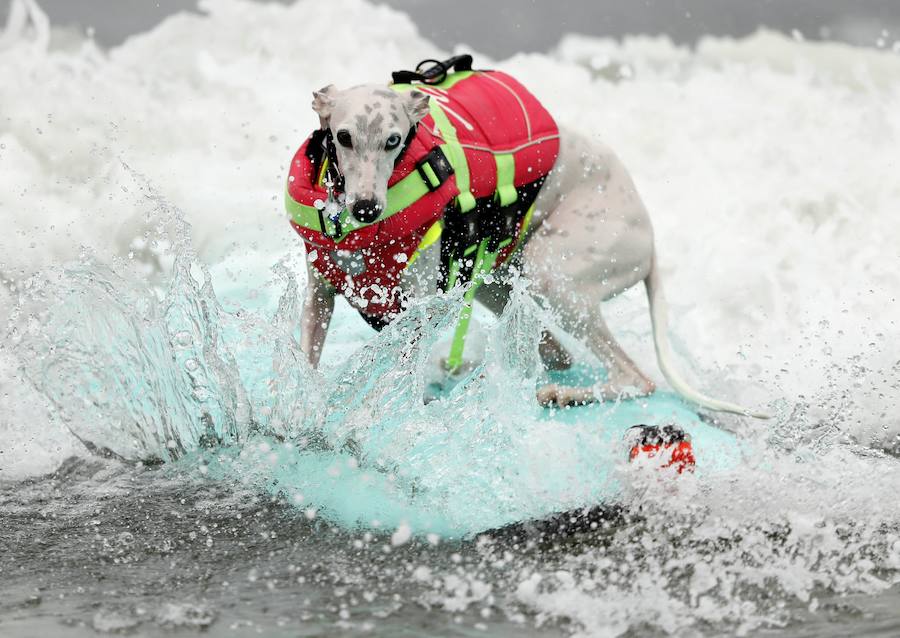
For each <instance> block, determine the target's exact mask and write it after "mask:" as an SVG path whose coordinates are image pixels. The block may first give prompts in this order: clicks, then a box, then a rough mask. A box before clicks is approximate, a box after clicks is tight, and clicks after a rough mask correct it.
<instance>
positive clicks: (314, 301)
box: [300, 266, 336, 368]
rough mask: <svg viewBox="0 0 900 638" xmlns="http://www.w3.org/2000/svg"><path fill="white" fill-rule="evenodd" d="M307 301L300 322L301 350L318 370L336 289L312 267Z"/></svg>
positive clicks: (307, 286) (310, 268)
mask: <svg viewBox="0 0 900 638" xmlns="http://www.w3.org/2000/svg"><path fill="white" fill-rule="evenodd" d="M307 272H308V273H309V276H308V277H307V285H306V300H305V301H304V303H303V315H302V317H301V320H300V349H301V350H303V352H305V353H306V356H307V358H308V359H309V364H310V365H311V366H312V367H313V368H316V367H318V365H319V359H320V358H321V357H322V348H323V347H324V346H325V335H326V334H328V324H329V323H331V315H332V313H333V312H334V296H335V294H336V292H335V289H334V288H332V287H331V285H330V284H329V283H328V282H327V281H326V280H325V278H324V277H322V275H320V274H319V272H318V271H317V270H316V269H315V268H313V267H312V266H308V267H307Z"/></svg>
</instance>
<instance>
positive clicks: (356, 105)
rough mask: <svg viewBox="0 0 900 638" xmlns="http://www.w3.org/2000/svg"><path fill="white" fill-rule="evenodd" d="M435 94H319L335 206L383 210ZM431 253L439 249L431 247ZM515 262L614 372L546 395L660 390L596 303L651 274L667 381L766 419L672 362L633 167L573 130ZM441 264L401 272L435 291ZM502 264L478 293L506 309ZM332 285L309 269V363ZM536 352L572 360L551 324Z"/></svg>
mask: <svg viewBox="0 0 900 638" xmlns="http://www.w3.org/2000/svg"><path fill="white" fill-rule="evenodd" d="M417 86H418V85H417ZM439 95H440V94H439V93H435V92H433V91H429V90H428V89H427V85H423V86H421V89H420V90H406V91H398V90H391V88H388V87H385V86H384V85H364V86H357V87H354V88H350V89H347V90H338V89H336V88H335V87H334V86H328V87H325V88H324V89H322V90H320V91H317V92H315V93H314V100H313V109H314V110H315V111H316V113H317V114H318V116H319V118H320V122H321V124H322V129H323V131H324V132H325V133H327V134H328V135H329V136H331V137H330V139H337V142H338V143H337V144H333V146H332V149H333V150H332V157H331V160H332V163H333V164H335V166H333V168H335V169H338V171H339V174H340V176H341V178H342V179H343V184H342V186H343V188H342V189H341V190H342V192H343V194H344V195H345V199H344V200H343V201H342V202H341V204H339V205H338V208H342V207H343V206H346V209H347V210H348V211H350V212H352V213H353V214H354V215H355V216H356V217H357V218H363V219H366V220H371V219H377V218H378V217H379V215H380V214H381V213H382V212H383V211H385V210H386V209H388V208H389V204H388V201H387V199H388V181H389V179H390V178H391V175H392V172H393V171H394V167H395V164H396V162H397V161H398V158H399V156H400V155H401V153H403V152H404V146H403V144H402V143H401V141H402V140H403V139H404V137H405V136H407V132H408V131H415V130H416V125H417V124H418V123H419V122H420V121H421V120H422V118H424V117H425V116H426V115H428V114H429V109H430V108H431V107H433V106H434V105H433V104H431V103H430V100H434V99H435V98H436V96H439ZM432 112H433V111H432ZM451 113H452V112H451ZM454 115H455V114H454ZM459 119H460V121H462V122H463V123H465V120H464V119H463V118H461V117H460V118H459ZM323 228H324V222H323ZM307 245H308V246H307V247H308V249H312V250H314V249H315V248H316V244H315V242H314V241H307ZM428 252H430V254H431V255H435V254H437V251H435V250H432V251H426V253H428ZM511 261H515V262H516V263H517V265H518V267H519V268H521V270H522V272H524V273H525V275H526V276H527V277H528V278H530V280H531V281H532V282H533V290H534V291H535V292H536V294H537V295H539V296H540V297H542V298H543V299H544V300H545V301H546V302H547V303H549V305H550V306H551V307H552V308H553V309H554V310H555V311H556V313H557V314H558V317H559V319H560V322H561V326H562V328H563V329H564V330H565V331H566V332H568V333H570V334H571V335H573V336H574V337H576V338H578V339H580V340H581V341H583V342H584V343H586V344H587V345H588V346H589V347H590V349H591V350H592V351H593V352H594V353H595V354H596V355H597V356H598V357H599V358H600V359H601V360H602V361H603V362H605V364H606V365H607V367H608V382H607V383H605V384H603V385H602V387H600V388H598V389H596V390H589V389H583V388H567V387H560V386H555V385H550V386H545V387H542V388H540V389H539V390H538V399H539V400H540V401H541V402H542V403H553V402H556V403H559V404H561V405H562V404H570V403H582V402H586V401H590V400H595V399H596V400H608V399H614V398H617V397H622V396H623V395H624V396H640V395H647V394H649V393H652V392H653V391H654V389H655V387H654V383H653V382H652V381H651V380H650V378H649V377H648V376H647V375H646V374H644V373H643V372H642V371H641V370H640V369H639V368H638V366H637V365H636V364H635V363H634V361H632V359H631V358H630V357H629V356H628V355H627V354H626V353H625V352H624V351H623V349H622V348H621V347H620V346H619V344H618V343H617V342H616V340H615V338H614V337H613V335H612V333H611V332H610V330H609V328H608V327H607V325H606V322H605V321H604V319H603V315H602V314H601V302H603V301H604V300H607V299H610V298H611V297H614V296H615V295H617V294H619V293H621V292H622V291H624V290H626V289H628V288H630V287H631V286H633V285H635V284H637V283H639V282H644V285H645V286H646V289H647V297H648V299H649V305H650V313H651V318H652V323H653V337H654V340H655V345H656V353H657V357H658V360H659V365H660V368H661V370H662V372H663V374H664V375H665V378H666V379H667V380H668V382H669V384H670V385H671V386H672V387H673V388H674V389H675V390H676V391H677V392H678V393H680V394H681V395H682V396H684V397H685V398H686V399H688V400H689V401H692V402H694V403H696V404H698V405H700V406H703V407H706V408H709V409H712V410H720V411H726V412H734V413H738V414H744V415H751V416H757V417H764V415H761V414H756V413H752V412H749V411H748V410H745V409H744V408H742V407H740V406H737V405H734V404H731V403H727V402H724V401H719V400H716V399H713V398H710V397H707V396H704V395H703V394H701V393H700V392H698V391H696V390H695V389H693V388H691V387H690V386H689V385H688V384H687V383H686V382H685V380H684V379H683V378H682V376H681V375H680V374H679V373H678V372H677V371H676V368H675V366H674V364H673V356H672V352H671V350H670V347H669V341H668V339H667V336H666V305H665V302H664V300H663V295H662V290H661V284H660V276H659V270H658V267H657V263H656V258H655V252H654V241H653V228H652V226H651V223H650V217H649V215H648V213H647V210H646V208H645V207H644V204H643V202H642V201H641V198H640V197H639V196H638V193H637V190H636V188H635V185H634V183H633V181H632V179H631V177H630V176H629V174H628V172H627V171H626V169H625V167H624V166H623V165H622V163H621V162H620V161H619V159H618V158H617V157H616V155H615V154H614V153H613V152H612V150H610V149H609V148H607V147H605V146H603V145H599V144H596V143H594V142H591V141H589V140H587V139H585V138H584V137H582V136H581V135H579V134H577V133H575V132H573V131H570V130H560V131H559V155H558V158H557V160H556V162H555V164H554V166H553V169H552V171H551V172H550V173H549V175H547V177H546V179H545V180H544V181H543V184H542V185H541V186H540V191H539V193H538V194H537V197H536V200H534V207H533V216H532V218H531V223H530V226H529V228H528V232H527V234H525V235H524V238H523V239H522V240H521V244H520V250H519V252H518V254H517V257H516V259H515V260H511ZM508 263H509V262H508ZM439 267H440V265H439V264H438V263H437V259H435V258H428V256H427V255H426V254H425V253H423V256H422V257H421V258H419V259H417V260H416V262H415V263H414V264H412V266H410V267H409V268H408V269H407V272H405V273H404V276H403V284H402V285H403V286H404V287H406V288H407V291H406V292H409V293H411V294H422V293H427V292H430V291H433V290H434V288H435V282H436V281H438V279H439V277H438V276H437V274H436V272H437V269H438V268H439ZM503 273H504V269H503V268H500V269H498V270H497V271H496V276H495V277H494V279H495V280H499V281H498V283H495V284H492V285H484V286H481V287H480V288H479V289H478V297H477V298H478V300H479V301H481V302H482V303H483V304H484V305H486V306H487V307H488V308H490V309H491V310H492V311H493V312H495V313H499V312H500V311H502V309H503V307H504V306H505V304H506V301H507V297H508V290H509V289H508V287H506V286H505V285H504V284H503ZM429 286H430V290H429ZM336 294H338V291H337V290H336V289H335V287H334V286H333V285H332V284H330V283H329V282H328V281H327V280H326V278H324V277H323V276H322V275H321V273H320V272H319V271H318V270H317V269H316V268H313V267H310V268H309V286H308V289H307V296H306V303H305V306H304V311H303V317H302V327H301V329H302V344H301V345H302V348H303V350H304V351H305V352H306V353H307V355H308V357H309V360H310V362H311V363H312V364H313V365H314V366H315V365H317V364H318V361H319V357H320V354H321V351H322V346H323V344H324V340H325V335H326V332H327V328H328V324H329V320H330V317H331V313H332V310H333V307H334V297H335V295H336ZM540 350H541V355H542V357H543V359H544V362H545V365H548V366H556V367H564V366H566V365H567V364H568V362H569V356H568V354H567V353H566V352H565V350H564V349H563V348H562V347H561V346H560V345H559V344H558V342H557V341H556V340H555V339H554V338H553V336H552V335H550V334H549V333H545V335H544V339H543V340H542V343H541V346H540Z"/></svg>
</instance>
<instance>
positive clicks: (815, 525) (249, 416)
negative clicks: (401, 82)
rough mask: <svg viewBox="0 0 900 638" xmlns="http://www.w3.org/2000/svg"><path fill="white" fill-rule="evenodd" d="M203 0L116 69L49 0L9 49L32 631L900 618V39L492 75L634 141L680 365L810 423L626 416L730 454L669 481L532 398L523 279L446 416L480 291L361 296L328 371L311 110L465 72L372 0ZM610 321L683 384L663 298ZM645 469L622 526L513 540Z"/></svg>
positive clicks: (747, 627) (605, 54)
mask: <svg viewBox="0 0 900 638" xmlns="http://www.w3.org/2000/svg"><path fill="white" fill-rule="evenodd" d="M204 9H205V12H206V13H205V15H176V16H173V17H171V18H169V19H167V20H166V21H165V22H163V23H162V24H161V25H159V26H158V27H156V28H155V29H153V30H152V31H150V32H148V33H145V34H140V35H137V36H134V37H132V38H130V39H129V40H127V41H126V42H125V43H124V44H123V45H121V46H120V47H117V48H114V49H111V50H101V49H99V48H98V47H97V46H96V45H95V44H94V43H92V42H91V41H89V40H88V41H85V40H83V39H82V38H81V37H80V36H77V35H75V34H72V33H68V32H63V31H56V30H53V29H52V28H51V26H50V25H49V24H48V23H47V22H46V20H44V19H43V16H42V14H41V12H40V10H39V8H38V7H37V5H36V4H34V3H33V2H30V1H29V2H17V3H16V4H15V5H14V11H12V12H11V16H12V18H11V20H10V23H9V26H8V27H7V29H6V31H5V32H4V33H3V35H2V37H0V80H2V81H0V220H2V224H3V228H4V229H5V231H6V232H4V233H3V234H2V236H0V248H2V252H0V279H2V282H3V286H2V287H0V300H2V303H0V308H2V318H3V322H4V329H5V331H6V335H5V336H6V338H5V339H4V341H3V345H2V347H0V368H2V375H0V387H2V392H0V544H2V546H3V548H4V551H2V552H0V574H2V579H0V580H2V583H3V584H2V585H0V634H2V635H4V636H5V635H12V636H31V635H37V634H39V633H41V634H50V635H72V636H78V635H94V634H96V633H98V632H99V633H117V632H124V633H133V634H137V635H157V634H165V635H172V634H176V635H177V634H179V633H182V634H185V635H188V634H193V633H196V632H198V631H205V632H207V633H211V634H213V635H244V634H250V633H255V634H259V635H273V636H280V635H284V636H297V635H310V636H313V635H356V634H360V633H368V634H373V635H383V636H396V635H448V636H451V635H453V636H455V635H465V636H468V635H481V634H484V633H486V634H488V635H499V636H503V635H548V636H556V635H560V636H569V635H577V636H609V635H669V634H671V635H685V636H689V635H704V634H708V635H721V634H738V635H769V634H773V635H777V634H783V635H811V636H812V635H834V636H838V635H846V634H848V633H851V632H852V633H854V634H859V635H892V634H894V633H897V632H898V631H900V613H898V612H897V609H898V608H900V605H898V602H900V589H898V587H897V585H896V583H897V582H898V577H900V504H898V502H897V500H896V494H897V493H898V490H900V474H898V469H900V466H898V460H897V458H896V455H897V453H898V450H900V438H898V437H900V410H898V401H900V386H898V384H900V349H898V347H897V346H896V344H897V343H898V337H900V327H898V323H897V322H898V318H900V312H898V311H900V303H898V294H900V274H898V270H897V264H898V258H900V248H898V246H900V224H898V223H897V220H898V219H900V182H898V180H897V179H896V174H897V170H898V163H900V152H898V150H897V149H898V135H900V57H898V55H897V54H896V53H894V52H891V51H875V50H864V49H857V48H852V47H849V46H846V45H838V44H829V43H808V42H804V41H802V40H799V39H796V40H795V39H790V38H786V37H784V36H781V35H776V34H772V33H768V32H760V33H757V34H755V35H753V36H750V37H748V38H745V39H741V40H730V39H706V40H702V41H701V42H700V43H699V44H698V45H697V47H696V48H695V49H689V48H683V47H677V46H674V45H672V44H671V43H669V42H668V41H666V40H664V39H648V38H629V39H625V40H624V41H623V42H614V41H607V40H598V39H591V38H585V37H580V36H579V37H575V36H571V37H568V38H566V39H564V40H563V41H562V42H561V43H560V45H559V46H558V47H557V48H556V49H555V50H554V51H552V52H551V53H549V54H546V55H543V54H541V55H539V54H528V55H517V56H514V57H512V58H510V59H507V60H491V59H489V58H487V56H483V55H477V57H476V60H477V61H480V64H481V65H482V66H485V67H487V66H496V67H501V68H503V69H505V70H507V71H509V72H510V73H513V74H515V75H517V77H520V78H521V79H522V80H523V81H524V82H525V83H526V84H527V85H528V86H530V87H531V88H532V89H533V90H534V92H535V93H536V94H537V95H538V96H539V97H540V98H541V99H542V100H544V101H545V103H546V104H547V105H548V106H549V107H550V108H551V110H552V111H553V113H554V114H555V115H556V116H557V117H558V119H559V121H560V122H561V123H563V124H566V125H569V126H577V127H579V128H580V129H582V130H583V131H585V132H588V133H590V134H594V135H596V136H597V137H598V138H600V139H603V140H604V141H606V142H607V143H609V144H610V145H611V146H612V147H613V148H615V149H616V150H617V151H618V153H619V154H620V156H621V157H622V158H623V159H624V161H625V163H626V164H627V165H628V166H629V168H630V170H631V171H632V173H633V175H634V177H635V180H636V182H637V184H638V187H639V189H640V191H641V193H642V196H643V197H644V199H645V201H646V203H647V205H648V207H649V208H650V210H651V214H652V216H653V221H654V225H655V229H656V236H657V239H656V241H657V249H658V252H659V260H660V264H661V266H662V270H663V278H664V282H665V287H666V293H667V298H668V301H669V304H670V317H671V333H672V337H673V341H674V343H675V346H676V350H677V351H678V354H679V360H680V364H681V366H682V367H683V368H685V369H686V370H687V372H688V375H689V376H690V377H691V379H692V380H693V382H694V383H695V384H696V385H697V386H699V387H701V388H703V389H704V390H705V391H706V392H707V393H709V394H713V395H721V396H723V397H725V398H729V399H731V400H736V401H738V402H740V403H744V404H747V405H752V406H756V407H760V408H765V409H767V410H769V411H771V412H773V413H774V414H775V415H776V416H775V418H774V419H773V420H771V421H769V422H759V421H753V420H748V419H743V418H739V417H731V416H728V417H721V416H714V415H706V416H705V417H704V420H698V419H697V417H696V416H695V415H694V414H693V412H691V411H690V410H689V409H688V408H687V407H686V406H684V405H682V404H680V403H679V402H678V401H677V400H675V399H673V398H671V397H667V396H666V395H665V393H664V392H663V393H662V394H661V396H660V397H659V398H657V399H654V400H653V401H651V402H646V403H645V404H636V405H631V406H625V407H626V408H628V409H632V410H635V414H636V416H640V417H641V418H644V417H648V416H649V418H651V419H653V418H655V419H657V420H665V419H668V418H673V417H674V418H676V419H677V420H679V421H680V422H682V423H683V424H685V425H686V427H688V426H689V427H688V429H689V430H692V432H693V433H694V434H695V437H696V440H697V442H698V455H700V463H701V470H704V471H699V472H698V473H697V474H696V475H694V476H688V477H682V480H679V481H677V482H673V481H662V482H661V481H658V480H656V478H649V479H648V476H652V477H655V474H650V475H638V474H634V473H633V472H631V471H630V470H629V469H628V468H627V467H624V464H623V463H613V464H611V462H610V459H612V458H613V457H614V456H616V454H618V452H617V451H615V450H612V449H611V446H612V445H613V443H612V442H611V441H612V437H610V439H608V440H607V439H604V438H603V437H604V436H608V435H610V431H609V430H608V429H604V428H603V427H602V425H603V424H604V423H607V424H608V423H609V422H610V418H611V417H610V416H609V410H610V406H596V407H594V408H592V409H591V410H592V411H591V410H589V411H581V412H571V411H569V412H557V413H554V412H547V411H543V410H541V409H540V408H538V407H537V406H536V404H535V403H534V400H533V390H534V385H535V382H536V381H537V379H538V378H539V377H540V375H541V374H542V373H541V372H540V370H539V367H538V365H537V360H536V356H535V343H536V339H537V335H538V334H539V330H540V326H541V324H542V322H552V316H550V315H548V313H547V312H546V311H544V310H542V309H541V308H540V307H539V306H538V305H537V304H535V303H534V302H532V301H531V299H530V297H529V295H528V293H527V282H524V281H520V282H518V283H517V286H516V292H515V295H514V299H513V303H512V304H511V305H510V307H509V308H508V309H507V311H506V312H505V313H504V314H503V315H502V316H501V317H500V318H498V319H496V320H490V319H489V318H487V317H486V316H485V313H484V312H482V313H479V315H478V316H479V319H480V320H481V325H480V327H479V328H478V336H479V341H480V342H481V344H482V347H481V348H480V350H481V362H480V367H479V368H477V370H476V373H475V374H472V375H470V376H469V377H468V378H466V379H464V380H463V381H462V382H461V383H459V385H457V386H456V387H455V388H453V389H452V390H447V391H446V392H445V393H444V397H443V398H442V399H441V400H439V401H433V402H431V403H428V404H427V405H425V404H423V403H422V400H421V398H422V396H423V395H424V394H426V393H428V392H431V391H432V390H433V387H432V386H433V382H434V381H435V377H434V368H435V365H434V361H435V359H436V358H438V357H437V355H436V354H435V353H436V352H439V351H440V349H441V347H442V335H443V332H442V331H444V330H445V329H446V327H447V326H446V322H447V320H446V317H447V316H449V313H448V309H453V308H455V307H456V306H455V305H454V304H456V303H458V299H454V298H453V297H452V296H449V297H444V298H435V299H427V300H422V302H421V303H420V304H418V305H417V306H416V307H415V308H414V309H413V310H412V311H411V312H410V313H408V314H407V315H406V316H405V318H404V320H403V323H402V325H397V326H395V327H392V328H391V329H389V330H387V331H385V332H384V333H381V334H379V335H375V334H374V333H372V332H371V330H370V329H369V328H368V327H367V326H365V324H364V323H363V322H362V321H361V320H359V319H358V318H357V317H355V316H354V315H353V313H352V311H350V310H349V309H348V308H347V307H346V306H345V305H343V303H342V302H339V306H338V310H337V316H336V319H335V323H334V326H333V328H332V331H331V333H330V335H329V341H328V345H327V346H326V350H325V353H324V358H323V365H322V368H321V370H320V371H318V372H317V371H313V370H311V369H309V368H308V367H307V366H306V365H305V364H304V363H303V360H302V356H301V355H300V354H299V352H298V349H297V346H296V329H297V318H298V315H299V310H300V298H301V295H302V290H303V287H304V286H305V275H304V262H303V260H304V255H303V253H302V249H301V247H300V245H299V240H298V239H297V238H296V237H295V236H294V235H293V232H292V231H291V230H290V227H289V226H288V225H287V222H286V219H285V215H284V213H283V208H282V198H283V186H284V179H285V175H286V167H287V162H288V161H289V159H290V157H291V155H292V153H293V151H294V150H295V148H296V147H297V146H298V145H299V143H300V142H301V141H302V140H303V139H304V138H305V136H306V135H307V134H308V132H309V131H310V130H311V129H312V128H313V127H314V126H315V125H316V121H315V117H314V115H313V113H312V111H311V109H310V108H309V102H310V94H311V91H312V90H314V89H317V88H319V87H321V86H323V85H326V84H328V83H331V82H334V83H337V84H338V85H352V84H355V83H359V82H363V81H371V80H373V79H375V78H379V77H383V78H387V77H389V72H390V71H391V70H393V69H397V68H405V67H409V66H410V65H412V64H415V62H417V61H418V60H420V59H423V58H428V57H440V55H443V54H445V53H449V52H444V51H437V50H436V48H435V46H434V45H433V44H431V43H429V42H428V41H426V40H425V39H424V38H422V37H421V36H420V35H419V34H418V33H417V32H416V30H415V27H414V26H413V24H412V22H411V21H410V20H409V19H408V18H407V17H405V16H404V15H402V14H400V13H397V12H395V11H392V10H390V9H387V8H385V7H379V6H374V5H372V4H369V3H366V2H362V1H361V0H336V1H335V2H329V3H327V4H325V3H319V2H298V3H296V4H293V5H290V6H283V5H280V4H278V5H275V4H273V5H259V4H256V3H250V2H240V1H236V0H216V1H211V2H207V3H206V4H205V5H204ZM336 17H340V19H341V21H342V24H343V25H344V27H343V28H334V22H335V18H336ZM476 54H477V52H476ZM607 313H608V315H609V317H610V319H609V321H610V324H611V326H612V328H613V330H614V331H615V332H616V333H617V334H618V335H620V336H621V341H622V343H623V345H624V346H625V348H626V349H627V350H628V351H629V352H632V353H634V354H635V357H636V359H637V360H638V362H639V363H640V364H641V365H642V366H643V367H644V368H645V369H647V370H649V371H650V372H651V374H652V376H653V377H654V378H655V379H657V380H658V381H659V382H660V384H661V386H662V387H663V388H664V385H662V379H661V377H660V375H659V373H658V372H657V371H656V367H655V363H654V361H653V354H652V343H651V340H650V329H649V328H650V327H649V320H648V317H647V312H646V305H645V302H644V300H643V294H642V291H639V290H634V291H630V292H629V293H627V294H624V295H622V296H621V297H620V298H618V299H616V300H615V301H613V302H611V303H609V304H608V311H607ZM410 335H416V339H414V340H411V339H410ZM571 345H572V346H573V348H574V350H575V352H576V354H577V355H578V358H579V361H580V366H581V369H582V370H588V371H591V370H595V369H596V363H597V362H596V361H592V360H591V358H590V357H589V356H588V355H587V354H586V353H585V352H584V349H583V348H579V347H578V344H571ZM482 373H483V374H482ZM619 409H621V408H619ZM654 410H658V411H656V412H654ZM713 419H715V423H712V420H713ZM724 430H728V431H730V432H733V433H734V435H733V436H732V435H730V434H724V432H723V431H724ZM705 433H708V437H719V438H718V439H717V440H719V442H720V443H722V445H721V446H718V447H717V446H715V445H705V444H704V446H702V447H701V446H700V445H699V443H701V442H705V441H711V440H712V438H707V434H705ZM704 454H705V457H704ZM729 455H730V456H729ZM716 461H719V462H720V465H721V467H715V463H716ZM725 461H727V462H725ZM706 463H709V464H710V469H709V470H708V471H706V470H705V468H704V467H703V464H706ZM612 465H615V467H612ZM713 469H715V471H713ZM607 471H608V472H610V476H609V477H607V476H606V474H605V473H606V472H607ZM613 483H614V484H615V489H614V492H615V494H616V495H617V498H616V501H617V503H619V504H621V505H622V506H623V507H622V508H618V507H608V508H605V509H603V510H595V511H592V512H590V514H589V515H586V516H585V517H584V519H581V520H579V521H575V522H572V521H570V520H569V517H566V518H565V519H562V520H558V519H557V520H552V521H549V522H548V521H546V520H544V521H543V522H540V521H538V522H534V523H529V524H528V525H524V526H513V527H509V526H507V525H508V523H510V522H512V521H517V520H521V519H528V520H531V519H542V518H545V517H544V514H546V513H549V512H553V511H566V510H571V509H572V508H578V507H582V506H584V505H586V504H590V503H593V502H595V501H599V500H602V497H603V496H604V495H606V494H609V493H611V492H610V491H609V490H613V488H612V487H610V486H611V485H612V484H613ZM598 504H599V503H598ZM604 504H605V505H612V504H610V503H604ZM591 523H593V524H591ZM504 526H506V527H505V528H504ZM560 526H562V527H563V530H562V531H560V529H559V528H560ZM489 528H495V531H491V532H489V533H480V532H483V531H484V530H487V529H489ZM496 528H504V529H501V530H499V531H496Z"/></svg>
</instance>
